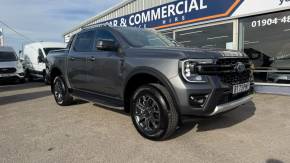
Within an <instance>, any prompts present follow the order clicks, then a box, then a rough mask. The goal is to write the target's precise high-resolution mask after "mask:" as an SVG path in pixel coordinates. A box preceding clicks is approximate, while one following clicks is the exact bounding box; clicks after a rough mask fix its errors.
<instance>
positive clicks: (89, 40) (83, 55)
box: [67, 31, 94, 90]
mask: <svg viewBox="0 0 290 163" xmlns="http://www.w3.org/2000/svg"><path fill="white" fill-rule="evenodd" d="M93 44H94V31H89V32H83V33H80V34H78V35H77V37H76V39H75V41H74V43H73V48H71V49H70V53H69V55H68V58H67V74H68V79H69V82H70V84H71V86H72V88H73V89H79V90H85V89H86V88H87V87H86V85H87V84H88V83H87V57H88V56H91V55H92V53H93Z"/></svg>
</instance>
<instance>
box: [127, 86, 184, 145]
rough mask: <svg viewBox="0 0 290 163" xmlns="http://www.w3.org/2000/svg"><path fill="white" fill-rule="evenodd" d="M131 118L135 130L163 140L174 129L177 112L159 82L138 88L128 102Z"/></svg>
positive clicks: (176, 121) (147, 136) (146, 136)
mask: <svg viewBox="0 0 290 163" xmlns="http://www.w3.org/2000/svg"><path fill="white" fill-rule="evenodd" d="M130 107H131V118H132V121H133V124H134V126H135V128H136V129H137V131H138V132H139V133H140V134H141V135H142V136H143V137H145V138H147V139H150V140H157V141H158V140H165V139H166V138H169V137H170V136H171V135H172V134H173V133H174V132H175V130H176V127H177V124H178V113H177V111H176V108H175V106H174V104H173V99H172V97H171V95H170V94H169V92H168V90H167V89H166V88H165V87H164V86H162V85H160V84H148V85H144V86H141V87H140V88H138V89H137V90H136V91H135V93H134V94H133V96H132V97H131V102H130Z"/></svg>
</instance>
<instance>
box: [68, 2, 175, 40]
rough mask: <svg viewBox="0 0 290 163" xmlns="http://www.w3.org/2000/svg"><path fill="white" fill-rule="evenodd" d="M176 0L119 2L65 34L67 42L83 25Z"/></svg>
mask: <svg viewBox="0 0 290 163" xmlns="http://www.w3.org/2000/svg"><path fill="white" fill-rule="evenodd" d="M172 1H175V0H127V1H124V2H123V3H120V4H117V5H116V6H113V7H112V8H110V9H108V10H106V11H104V12H103V13H100V14H99V15H97V16H95V17H93V18H91V19H89V20H87V21H85V22H83V23H81V24H80V25H79V26H77V27H75V28H74V29H73V30H72V31H70V32H68V33H66V34H65V35H64V37H65V42H68V41H69V38H70V37H71V36H72V35H74V34H76V33H78V32H79V31H80V30H81V28H82V27H85V26H90V25H94V24H97V23H101V22H105V21H108V20H111V19H114V18H118V17H122V16H125V15H129V14H132V13H135V12H138V11H142V10H145V9H148V8H152V7H155V6H159V5H162V4H165V3H169V2H172Z"/></svg>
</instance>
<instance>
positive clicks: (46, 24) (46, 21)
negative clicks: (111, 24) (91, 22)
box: [0, 0, 122, 50]
mask: <svg viewBox="0 0 290 163" xmlns="http://www.w3.org/2000/svg"><path fill="white" fill-rule="evenodd" d="M120 1H122V0H110V1H107V0H49V1H48V0H25V1H24V0H1V5H0V20H2V21H4V22H5V23H7V24H9V25H10V26H11V27H13V28H14V29H16V30H17V31H18V32H21V33H23V34H24V35H26V36H28V37H29V38H31V39H32V40H34V41H63V37H62V35H63V33H64V32H66V31H68V30H70V29H71V28H72V27H74V26H75V25H77V24H79V23H80V22H82V21H84V20H85V19H88V18H90V17H92V16H95V15H96V14H97V13H100V12H102V11H104V10H106V9H108V8H110V7H112V6H114V5H116V4H117V3H119V2H120ZM0 27H3V28H4V34H5V41H6V45H8V46H13V47H14V48H15V49H16V50H19V49H21V47H22V44H25V43H27V40H25V39H24V38H22V37H20V36H19V35H16V34H15V33H13V32H11V31H9V30H8V29H7V28H5V27H4V26H3V25H2V24H0Z"/></svg>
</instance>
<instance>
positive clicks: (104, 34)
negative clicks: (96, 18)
mask: <svg viewBox="0 0 290 163" xmlns="http://www.w3.org/2000/svg"><path fill="white" fill-rule="evenodd" d="M98 40H112V41H116V38H115V37H114V36H113V34H112V33H111V32H109V31H107V30H105V29H99V30H97V31H96V41H98Z"/></svg>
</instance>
